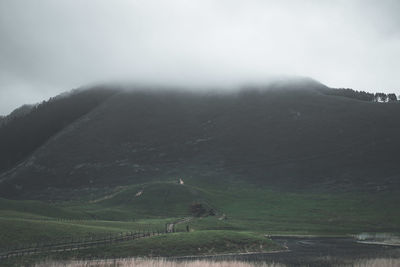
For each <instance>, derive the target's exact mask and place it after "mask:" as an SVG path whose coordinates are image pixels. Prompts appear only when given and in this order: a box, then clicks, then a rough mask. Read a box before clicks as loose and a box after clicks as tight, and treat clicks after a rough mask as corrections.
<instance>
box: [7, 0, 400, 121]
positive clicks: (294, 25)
mask: <svg viewBox="0 0 400 267" xmlns="http://www.w3.org/2000/svg"><path fill="white" fill-rule="evenodd" d="M399 14H400V1H399V0H376V1H372V0H337V1H335V0H330V1H324V0H303V1H301V0H276V1H268V0H243V1H239V0H168V1H167V0H165V1H164V0H159V1H153V0H112V1H109V0H91V1H90V0H57V1H54V0H0V114H3V115H4V114H7V113H9V112H10V111H11V110H12V109H14V108H15V107H17V106H19V105H22V104H24V103H35V102H38V101H41V100H43V99H46V98H48V97H50V96H53V95H56V94H58V93H60V92H62V91H66V90H69V89H72V88H76V87H79V86H81V85H85V84H90V83H93V82H98V81H108V80H132V81H139V82H148V83H153V82H155V83H159V84H160V83H161V84H163V83H168V84H178V85H190V86H213V85H216V86H229V85H233V84H238V83H244V82H251V81H262V80H263V79H265V78H266V77H269V76H271V75H300V76H308V77H312V78H314V79H316V80H319V81H321V82H322V83H324V84H326V85H328V86H332V87H351V88H354V89H357V90H368V91H377V90H379V91H386V92H390V91H393V92H396V93H397V94H400V15H399Z"/></svg>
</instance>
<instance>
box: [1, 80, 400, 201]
mask: <svg viewBox="0 0 400 267" xmlns="http://www.w3.org/2000/svg"><path fill="white" fill-rule="evenodd" d="M132 87H133V86H132ZM340 92H341V91H340V90H337V89H330V88H328V87H326V86H324V85H323V84H320V83H318V82H316V81H313V80H311V79H297V80H291V81H278V82H275V83H271V84H269V85H267V86H257V87H255V86H248V87H246V88H244V89H241V90H232V91H221V92H217V91H214V92H211V91H204V92H194V91H185V90H173V89H162V90H161V89H157V88H153V89H151V90H150V89H149V88H145V89H143V88H142V89H141V87H139V88H135V87H134V88H131V89H130V90H128V89H127V88H124V89H121V88H119V87H118V86H110V85H107V86H97V87H94V88H90V89H85V90H77V91H74V92H73V93H71V94H69V95H67V96H65V97H59V98H54V99H51V100H49V101H47V102H44V103H42V104H41V105H39V106H37V107H34V108H33V109H32V110H31V111H30V112H28V113H26V114H23V115H21V116H17V117H15V118H14V119H13V120H11V121H9V122H8V123H7V124H5V125H3V127H1V128H0V146H1V147H2V149H1V151H0V170H1V173H2V174H1V176H0V177H1V178H0V179H1V182H0V196H1V197H8V198H41V199H47V200H51V199H59V198H68V197H70V196H72V195H73V194H77V193H79V192H83V191H84V190H89V189H88V188H90V190H91V191H96V190H102V189H104V188H113V187H116V186H121V185H129V184H138V183H142V182H147V181H163V180H171V179H177V177H182V178H184V179H186V178H187V179H196V180H198V181H204V182H209V183H223V182H226V181H246V182H248V183H251V184H260V185H264V186H269V187H271V188H278V189H281V190H312V191H321V190H322V191H354V190H360V189H363V190H370V191H382V190H393V189H396V188H397V189H398V187H399V173H400V165H399V164H398V153H399V148H400V139H399V138H398V137H399V136H400V125H399V124H398V123H396V122H398V121H399V119H400V105H399V104H397V102H393V103H376V102H372V101H362V100H359V99H360V95H362V94H361V93H356V92H353V93H354V97H351V96H350V97H349V94H347V95H344V94H342V93H340ZM361 99H362V98H361Z"/></svg>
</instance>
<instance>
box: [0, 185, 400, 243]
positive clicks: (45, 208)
mask: <svg viewBox="0 0 400 267" xmlns="http://www.w3.org/2000/svg"><path fill="white" fill-rule="evenodd" d="M138 189H140V190H143V193H142V195H141V196H140V197H135V194H136V192H137V191H138ZM166 193H168V194H166ZM195 200H196V201H201V202H203V203H205V205H206V206H207V205H209V204H210V203H211V204H212V207H213V208H215V209H216V210H217V211H218V214H217V216H214V217H207V218H201V219H196V220H194V221H192V222H190V223H189V224H190V227H191V229H192V230H195V231H199V230H234V231H253V232H259V233H269V234H273V233H302V234H307V233H308V234H348V233H359V232H363V231H377V232H400V227H399V226H400V211H399V210H398V209H397V207H396V206H397V203H399V201H400V196H397V195H394V194H392V195H390V194H383V193H374V194H372V193H352V194H347V193H342V194H334V195H333V194H310V193H289V192H276V191H273V190H270V189H268V188H260V187H257V188H253V187H251V186H249V185H245V184H242V185H241V186H239V185H238V184H236V185H234V183H232V184H231V185H230V186H225V187H224V188H223V187H209V188H206V187H197V186H194V185H191V184H185V185H184V186H181V185H177V184H173V183H150V184H142V185H138V186H133V187H129V188H126V189H124V190H122V191H121V192H120V193H119V194H116V195H114V196H112V197H110V198H108V199H104V200H101V201H99V202H96V203H87V202H86V203H81V204H80V205H78V204H77V203H75V202H74V203H62V204H61V206H55V205H50V204H45V203H41V202H38V201H10V200H1V201H0V207H2V209H1V210H0V247H2V248H4V247H7V246H8V247H10V246H13V245H19V244H23V243H25V244H26V243H35V242H46V241H55V240H63V239H64V240H65V239H66V238H70V237H74V238H82V237H84V236H88V235H103V234H108V233H118V232H128V231H135V230H143V229H145V230H147V229H159V230H162V229H164V226H165V223H166V222H171V221H174V220H176V218H178V217H182V216H188V215H189V213H188V207H189V205H190V204H191V203H192V201H195ZM5 207H8V209H5ZM102 209H104V210H102ZM70 210H74V211H73V212H72V211H70ZM107 210H118V212H115V213H114V214H113V215H112V216H118V215H120V217H119V218H112V219H111V220H110V219H109V218H108V219H107V218H101V216H102V215H103V213H106V211H107ZM146 212H148V215H146V216H145V215H144V214H146ZM157 214H158V215H159V216H156V215H157ZM160 214H161V215H162V216H160ZM222 214H225V215H226V216H227V219H226V220H219V218H220V217H221V215H222ZM46 215H47V216H46ZM93 217H98V218H99V219H98V220H93V219H90V218H93ZM145 217H147V219H146V218H145ZM60 218H62V220H60ZM65 218H68V219H65ZM127 218H129V219H130V220H127ZM132 218H135V220H134V221H132V220H131V219H132ZM140 218H145V219H140ZM185 228H186V224H183V225H178V230H181V231H184V230H185Z"/></svg>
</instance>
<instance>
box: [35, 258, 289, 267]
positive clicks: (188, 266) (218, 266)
mask: <svg viewBox="0 0 400 267" xmlns="http://www.w3.org/2000/svg"><path fill="white" fill-rule="evenodd" d="M35 266H36V267H49V266H54V267H63V266H69V267H79V266H87V267H90V266H96V267H108V266H110V267H111V266H120V267H128V266H137V267H252V266H255V264H254V263H253V264H251V263H248V262H240V261H218V262H216V261H204V260H197V261H179V262H177V261H168V260H152V259H116V260H99V261H70V262H55V261H48V262H43V263H40V264H37V265H35ZM257 266H260V267H284V266H285V265H283V264H275V263H271V264H268V263H263V264H257Z"/></svg>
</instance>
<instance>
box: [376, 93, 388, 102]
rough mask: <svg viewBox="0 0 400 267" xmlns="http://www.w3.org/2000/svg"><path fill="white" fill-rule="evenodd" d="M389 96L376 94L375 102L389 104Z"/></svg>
mask: <svg viewBox="0 0 400 267" xmlns="http://www.w3.org/2000/svg"><path fill="white" fill-rule="evenodd" d="M387 100H388V95H387V94H385V93H375V102H387Z"/></svg>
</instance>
